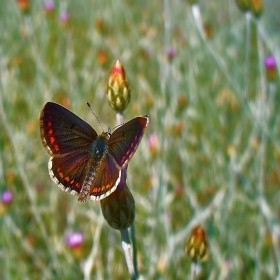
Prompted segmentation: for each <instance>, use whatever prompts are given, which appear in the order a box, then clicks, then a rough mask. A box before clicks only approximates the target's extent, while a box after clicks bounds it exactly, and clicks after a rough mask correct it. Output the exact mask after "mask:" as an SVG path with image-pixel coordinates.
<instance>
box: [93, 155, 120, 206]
mask: <svg viewBox="0 0 280 280" xmlns="http://www.w3.org/2000/svg"><path fill="white" fill-rule="evenodd" d="M121 173H122V171H121V170H120V169H118V167H117V166H116V162H115V161H114V159H113V158H112V156H111V155H110V154H108V153H106V154H105V155H104V157H103V158H102V160H101V162H100V164H99V167H98V170H97V172H96V175H95V178H94V180H93V182H92V186H91V191H90V199H91V200H95V201H98V200H101V199H103V198H105V197H107V196H109V195H110V194H111V193H112V192H114V191H115V190H116V188H117V186H118V184H119V183H120V179H121Z"/></svg>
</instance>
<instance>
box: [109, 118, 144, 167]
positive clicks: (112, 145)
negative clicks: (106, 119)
mask: <svg viewBox="0 0 280 280" xmlns="http://www.w3.org/2000/svg"><path fill="white" fill-rule="evenodd" d="M148 124H149V118H148V116H144V117H137V118H134V119H132V120H130V121H129V122H127V123H125V124H123V125H122V126H120V127H118V128H117V129H116V130H115V131H114V132H113V133H112V135H111V136H110V138H109V141H108V144H109V147H108V150H109V154H110V155H112V157H113V158H114V159H115V161H116V163H117V164H118V166H119V168H121V169H122V168H123V167H124V166H126V165H127V163H128V162H129V160H130V159H131V157H132V156H133V155H134V153H135V151H136V149H137V147H138V145H139V143H140V141H141V139H142V137H143V134H144V132H145V130H146V128H147V127H148Z"/></svg>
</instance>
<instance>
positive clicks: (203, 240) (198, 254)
mask: <svg viewBox="0 0 280 280" xmlns="http://www.w3.org/2000/svg"><path fill="white" fill-rule="evenodd" d="M186 253H187V255H188V257H189V258H191V260H192V261H195V262H196V261H205V260H207V258H208V256H209V252H208V241H207V236H206V233H205V231H204V229H203V228H202V227H201V226H196V227H194V228H193V230H192V232H191V236H190V238H189V240H188V242H187V247H186Z"/></svg>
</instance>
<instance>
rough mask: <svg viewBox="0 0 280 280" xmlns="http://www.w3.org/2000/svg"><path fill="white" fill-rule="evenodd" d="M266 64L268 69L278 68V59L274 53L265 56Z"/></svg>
mask: <svg viewBox="0 0 280 280" xmlns="http://www.w3.org/2000/svg"><path fill="white" fill-rule="evenodd" d="M265 66H266V68H267V69H268V70H274V69H275V68H276V60H275V58H274V56H273V55H269V56H267V57H266V58H265Z"/></svg>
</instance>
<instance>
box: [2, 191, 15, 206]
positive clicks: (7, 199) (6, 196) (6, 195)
mask: <svg viewBox="0 0 280 280" xmlns="http://www.w3.org/2000/svg"><path fill="white" fill-rule="evenodd" d="M12 201H13V194H12V192H11V191H8V190H6V191H4V192H3V194H2V202H3V203H4V204H10V203H11V202H12Z"/></svg>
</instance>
